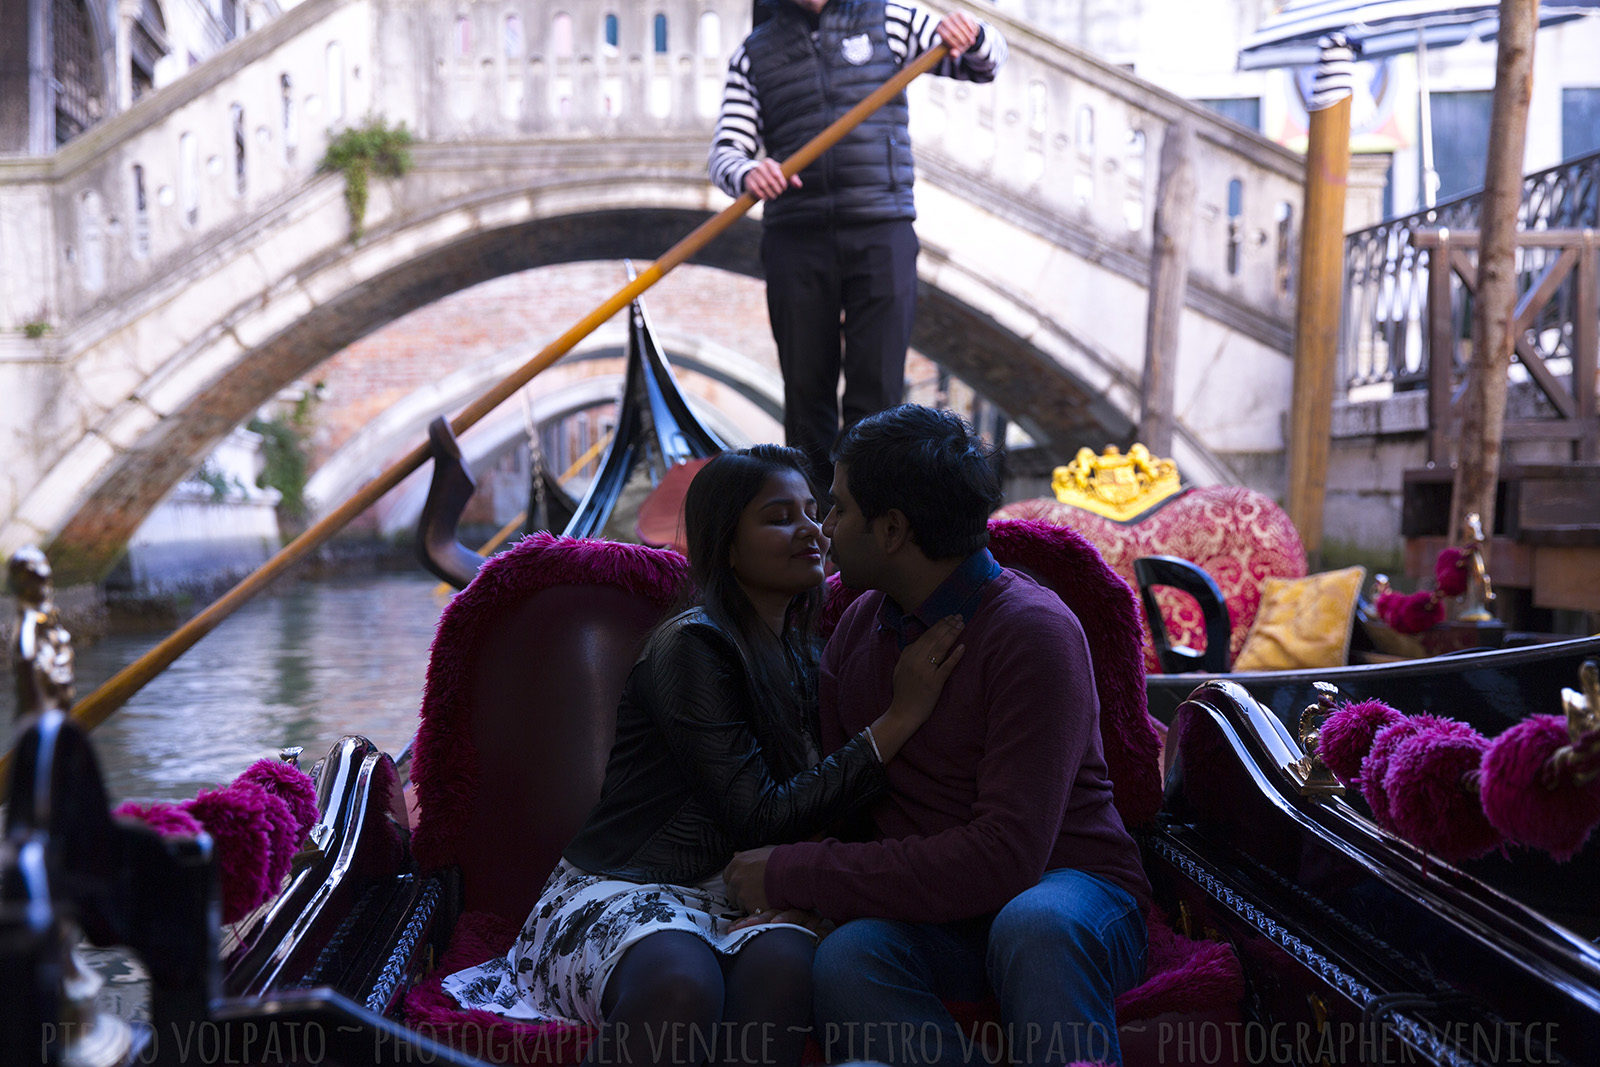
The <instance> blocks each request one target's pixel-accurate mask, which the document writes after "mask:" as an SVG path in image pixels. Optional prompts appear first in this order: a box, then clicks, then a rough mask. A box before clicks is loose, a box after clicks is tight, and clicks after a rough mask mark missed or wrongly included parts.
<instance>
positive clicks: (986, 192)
mask: <svg viewBox="0 0 1600 1067" xmlns="http://www.w3.org/2000/svg"><path fill="white" fill-rule="evenodd" d="M984 15H985V17H986V18H989V19H991V20H993V21H995V22H997V23H998V24H999V25H1000V27H1001V28H1002V30H1003V32H1005V33H1006V35H1007V38H1008V40H1009V41H1010V43H1011V60H1010V64H1009V66H1008V68H1007V70H1006V71H1005V72H1004V74H1003V76H1002V77H1001V78H1000V79H999V81H998V82H997V83H996V84H995V85H994V86H986V87H978V88H974V87H972V86H968V85H965V84H958V83H952V82H948V81H944V80H942V79H933V78H924V79H922V80H921V82H920V83H919V84H917V85H916V86H914V87H913V93H914V94H915V95H916V96H917V97H919V99H918V101H917V103H916V104H914V105H913V114H914V116H915V122H916V130H915V139H916V144H917V150H918V154H919V160H920V162H921V163H922V165H923V170H924V175H925V178H926V179H927V180H929V181H933V182H936V183H942V184H945V185H948V186H951V187H952V189H953V191H955V192H957V194H958V195H963V196H966V197H969V198H971V199H973V200H974V201H976V202H978V203H980V204H982V205H983V206H985V207H986V208H987V209H989V210H992V211H996V212H998V213H1001V214H1005V215H1008V216H1010V217H1012V219H1013V220H1014V221H1019V222H1021V223H1023V224H1025V225H1027V226H1029V227H1031V228H1033V229H1035V230H1037V231H1039V232H1041V233H1042V234H1044V235H1045V236H1048V237H1050V238H1051V239H1052V240H1054V241H1056V242H1057V243H1059V244H1063V245H1066V246H1069V247H1073V248H1075V250H1077V251H1079V252H1080V253H1082V254H1084V255H1086V256H1089V257H1091V258H1094V259H1096V260H1097V261H1104V262H1107V263H1110V264H1112V265H1113V266H1120V267H1121V268H1122V269H1123V270H1125V271H1126V272H1127V273H1129V274H1130V275H1131V276H1136V277H1142V275H1143V272H1144V270H1145V269H1146V267H1145V262H1146V257H1147V256H1148V249H1149V242H1150V219H1151V213H1152V210H1153V204H1154V202H1155V195H1156V180H1157V166H1156V160H1157V157H1158V155H1159V152H1160V146H1161V140H1162V137H1163V135H1164V131H1165V129H1166V128H1167V126H1168V125H1169V124H1170V123H1172V122H1174V121H1177V120H1178V119H1179V118H1183V117H1187V118H1189V119H1190V120H1192V121H1193V122H1194V123H1195V124H1196V127H1197V132H1198V134H1199V137H1198V143H1199V146H1200V147H1199V150H1198V152H1197V157H1196V162H1195V165H1196V178H1197V188H1198V197H1197V205H1196V206H1197V210H1196V213H1195V233H1194V237H1193V239H1192V243H1191V263H1190V283H1191V287H1192V291H1191V303H1199V304H1201V305H1206V304H1210V305H1212V306H1211V307H1208V308H1203V309H1204V310H1208V311H1209V312H1210V313H1213V314H1216V313H1217V311H1218V309H1219V308H1220V309H1221V310H1222V313H1223V314H1224V317H1228V316H1229V315H1230V314H1231V315H1232V316H1233V317H1239V316H1243V317H1244V318H1246V319H1254V320H1257V321H1256V326H1257V329H1256V330H1254V331H1252V332H1255V333H1257V335H1258V336H1261V335H1262V334H1263V333H1264V334H1265V335H1267V336H1265V337H1263V339H1264V340H1265V339H1268V338H1269V337H1270V338H1272V339H1275V340H1279V341H1281V342H1282V343H1283V346H1284V347H1286V344H1287V325H1286V324H1287V321H1288V318H1289V306H1288V291H1289V263H1290V243H1291V241H1292V235H1293V234H1294V232H1295V231H1296V227H1297V222H1298V219H1297V213H1298V204H1299V171H1300V164H1299V161H1298V157H1295V156H1293V155H1292V154H1290V153H1288V152H1286V151H1284V150H1282V149H1280V148H1278V147H1276V146H1274V145H1271V144H1269V143H1267V142H1265V141H1263V140H1262V139H1260V138H1258V137H1256V136H1254V135H1252V134H1249V133H1248V132H1246V131H1244V130H1242V129H1241V128H1239V127H1236V126H1232V125H1231V124H1228V123H1226V122H1224V121H1222V120H1220V119H1218V118H1216V117H1215V116H1213V115H1211V114H1210V113H1209V112H1206V111H1203V110H1201V109H1199V108H1196V107H1194V106H1193V105H1190V104H1188V103H1186V102H1185V101H1183V100H1181V99H1179V98H1177V97H1174V96H1171V95H1170V94H1167V93H1164V92H1161V91H1160V90H1157V89H1155V88H1153V87H1151V86H1149V85H1148V84H1146V83H1144V82H1141V81H1139V80H1138V79H1136V78H1134V77H1133V76H1132V75H1130V74H1128V73H1126V72H1124V71H1121V70H1119V69H1117V68H1115V67H1113V66H1111V65H1109V64H1106V63H1104V62H1102V61H1100V60H1098V59H1096V58H1094V57H1092V56H1090V55H1088V54H1086V53H1084V52H1081V51H1078V50H1075V49H1072V48H1069V47H1067V46H1064V45H1062V44H1059V43H1057V42H1055V41H1053V40H1051V39H1049V38H1047V37H1045V36H1043V35H1042V34H1040V33H1038V32H1036V31H1035V30H1033V29H1032V28H1030V27H1029V26H1027V25H1026V24H1023V23H1019V22H1015V21H1012V20H1009V19H1007V18H1005V17H1003V16H1001V15H999V14H997V13H995V12H992V11H990V12H984ZM749 16H750V5H749V3H748V0H656V2H653V3H648V4H637V3H622V2H620V0H553V2H552V0H476V2H467V3H459V2H456V3H443V2H440V0H305V2H304V3H302V4H300V5H299V6H297V7H296V8H294V9H292V10H290V11H289V12H288V13H287V14H286V15H284V16H283V17H281V18H279V19H277V20H275V21H274V22H271V23H269V24H267V25H266V26H265V27H263V28H262V29H260V30H258V31H257V32H255V33H253V34H251V35H249V36H248V37H245V38H243V39H241V40H240V41H238V42H235V43H234V44H233V45H232V46H231V47H230V48H228V49H226V50H225V51H223V52H222V53H220V54H219V55H217V56H216V57H214V58H212V59H211V60H210V61H208V62H207V63H205V64H202V65H201V66H200V67H198V68H196V69H195V70H194V71H193V72H191V73H190V74H189V75H187V76H186V77H185V78H183V79H182V80H180V81H179V82H177V83H175V84H174V85H171V86H169V87H167V88H165V89H163V90H162V91H161V92H159V93H156V94H152V95H151V96H150V97H149V98H147V99H146V100H143V101H141V102H140V103H139V104H138V105H137V106H135V107H134V108H133V109H131V110H130V111H128V112H125V113H123V114H120V115H118V116H116V117H114V118H113V119H111V120H109V121H107V122H105V123H102V124H101V125H99V126H97V127H95V128H94V129H92V130H91V131H89V132H88V133H86V134H85V135H84V136H82V137H80V138H78V139H77V140H75V141H73V142H71V143H70V144H68V145H67V146H65V147H64V148H63V149H62V150H61V151H59V152H57V153H56V154H55V155H53V156H49V157H44V158H38V159H21V160H17V159H11V160H0V255H3V256H4V259H5V261H6V262H7V263H8V270H7V271H6V280H5V282H4V283H3V288H0V330H5V329H7V328H9V329H13V330H16V329H21V328H22V327H23V326H24V325H25V324H27V323H29V322H35V321H38V322H45V323H50V324H51V325H53V326H54V327H56V329H57V331H58V337H60V334H62V333H66V334H70V333H71V331H72V329H73V328H74V327H75V326H78V325H87V323H86V322H85V321H84V320H85V319H87V318H91V317H92V314H93V312H94V311H95V309H96V308H97V307H98V306H101V305H105V304H108V303H110V302H112V301H115V300H118V299H121V298H122V297H123V296H124V295H126V294H129V293H134V292H136V291H137V290H139V289H140V287H141V286H142V284H144V283H146V282H148V281H150V280H152V279H155V278H159V277H160V276H161V275H162V274H164V273H165V272H169V271H171V270H172V269H174V267H175V265H177V264H179V263H181V262H184V261H186V260H188V259H190V258H192V257H193V256H194V255H195V254H196V252H197V251H198V250H200V249H203V248H205V247H207V246H209V245H211V244H212V243H214V242H222V241H228V240H231V239H238V235H239V234H240V233H241V232H242V231H244V230H247V229H250V228H252V227H255V226H265V225H270V223H271V220H272V216H273V214H274V213H275V212H282V211H291V210H293V206H292V201H293V199H294V196H295V194H296V193H297V192H298V191H299V190H301V189H302V188H303V187H304V185H305V183H306V182H307V181H308V180H310V179H312V178H313V177H314V175H315V171H316V167H317V163H318V161H319V159H320V158H321V155H322V152H323V149H324V148H325V146H326V143H327V140H328V138H329V136H330V134H331V133H332V132H335V131H337V130H338V129H340V128H342V127H345V126H348V125H351V124H353V123H355V122H358V121H359V120H360V119H361V118H362V117H364V116H366V115H369V114H372V115H379V116H382V117H384V118H385V119H387V120H388V121H390V122H401V121H403V122H405V123H406V124H407V125H408V126H409V127H410V128H411V129H412V130H413V132H414V133H415V134H416V135H417V137H418V139H419V140H421V141H423V142H428V143H434V144H448V143H450V142H474V143H478V144H482V143H486V142H488V143H492V142H500V141H524V142H525V141H530V140H534V141H544V142H560V141H563V140H568V139H570V140H573V141H590V142H592V141H595V140H605V139H609V138H621V139H628V140H635V139H640V138H645V139H655V140H660V141H663V142H677V143H679V144H680V145H683V146H685V147H688V148H689V149H690V152H691V154H693V153H698V152H699V151H701V150H703V146H704V144H705V143H706V140H707V137H708V134H709V131H710V128H711V125H712V123H713V121H714V119H715V115H716V110H717V106H718V102H719V100H720V96H721V88H722V82H723V73H724V70H725V65H726V61H727V56H728V54H729V53H730V52H731V51H732V50H733V49H734V48H735V47H736V46H737V44H738V42H739V41H740V40H741V39H742V36H743V34H744V33H745V32H746V30H747V28H748V25H749ZM680 154H681V152H680ZM268 269H271V268H268ZM1229 308H1231V309H1232V310H1231V312H1230V311H1229ZM63 327H64V328H65V329H64V330H63ZM60 340H61V342H62V347H63V348H64V349H66V350H68V351H70V350H71V349H72V347H73V345H72V344H71V343H69V342H68V338H67V337H60Z"/></svg>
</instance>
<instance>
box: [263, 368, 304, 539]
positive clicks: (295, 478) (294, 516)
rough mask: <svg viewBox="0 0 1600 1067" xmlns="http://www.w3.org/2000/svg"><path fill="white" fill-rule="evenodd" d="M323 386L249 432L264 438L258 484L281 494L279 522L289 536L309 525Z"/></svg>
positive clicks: (301, 397) (302, 395) (302, 396)
mask: <svg viewBox="0 0 1600 1067" xmlns="http://www.w3.org/2000/svg"><path fill="white" fill-rule="evenodd" d="M319 395H320V386H318V387H313V388H311V389H307V390H306V391H305V392H304V393H303V394H301V396H300V399H298V400H296V401H295V402H294V404H293V405H292V406H291V407H289V408H288V409H287V410H285V411H280V412H278V413H277V414H276V415H273V416H272V417H271V418H269V419H261V418H255V419H251V420H250V424H249V429H250V431H251V432H252V433H258V434H260V435H261V458H262V461H263V462H262V471H261V474H260V475H259V476H258V477H257V478H256V484H257V485H258V486H261V487H262V488H263V489H276V490H277V491H278V493H279V500H278V508H277V510H278V522H279V525H280V526H283V527H285V532H286V533H288V532H290V531H294V532H298V530H299V529H300V528H302V527H303V526H304V524H305V518H306V515H307V513H308V508H307V506H306V481H307V479H308V478H309V477H310V474H311V449H310V441H311V430H312V416H313V414H314V412H315V410H316V406H317V400H318V399H319Z"/></svg>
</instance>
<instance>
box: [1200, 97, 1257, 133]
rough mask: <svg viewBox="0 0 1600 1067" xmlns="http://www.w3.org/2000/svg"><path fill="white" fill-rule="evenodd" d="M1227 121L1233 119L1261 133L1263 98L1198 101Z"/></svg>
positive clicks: (1223, 98) (1226, 98)
mask: <svg viewBox="0 0 1600 1067" xmlns="http://www.w3.org/2000/svg"><path fill="white" fill-rule="evenodd" d="M1195 103H1197V104H1199V105H1200V106H1201V107H1208V108H1210V109H1211V110H1212V111H1215V112H1216V113H1217V114H1219V115H1221V116H1222V117H1223V118H1225V119H1231V120H1232V121H1234V122H1237V123H1238V124H1239V125H1241V126H1243V127H1245V128H1246V129H1249V130H1255V131H1256V132H1257V133H1259V132H1261V98H1260V97H1259V96H1230V97H1221V98H1218V99H1214V100H1196V101H1195Z"/></svg>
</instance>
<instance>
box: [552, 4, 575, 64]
mask: <svg viewBox="0 0 1600 1067" xmlns="http://www.w3.org/2000/svg"><path fill="white" fill-rule="evenodd" d="M550 54H551V55H554V56H556V57H557V58H565V57H567V56H570V55H572V16H571V15H569V14H567V13H566V12H565V11H557V12H556V16H555V18H553V19H551V20H550Z"/></svg>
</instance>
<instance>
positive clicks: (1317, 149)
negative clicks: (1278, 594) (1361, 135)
mask: <svg viewBox="0 0 1600 1067" xmlns="http://www.w3.org/2000/svg"><path fill="white" fill-rule="evenodd" d="M1321 43H1322V61H1321V64H1320V65H1319V67H1318V69H1317V78H1316V82H1315V84H1314V85H1313V90H1312V99H1311V105H1310V106H1311V131H1310V140H1309V143H1308V144H1307V146H1306V191H1305V207H1304V209H1303V221H1302V222H1301V229H1300V276H1299V280H1298V285H1297V287H1296V293H1295V315H1294V393H1293V398H1292V401H1291V404H1290V408H1289V502H1288V503H1289V508H1288V510H1289V518H1290V519H1292V520H1293V521H1294V524H1295V528H1296V529H1298V530H1299V531H1300V539H1301V540H1302V541H1303V542H1304V543H1305V547H1306V554H1307V555H1308V556H1310V557H1312V558H1313V559H1315V558H1316V557H1317V555H1318V553H1320V552H1321V550H1322V510H1323V503H1324V500H1325V498H1326V496H1327V481H1328V439H1329V436H1330V434H1331V433H1332V426H1333V374H1334V362H1335V358H1336V356H1337V354H1338V347H1339V309H1340V302H1341V300H1342V299H1343V296H1344V199H1345V188H1346V185H1347V183H1348V181H1349V178H1350V95H1351V85H1352V79H1353V75H1352V72H1351V64H1352V62H1353V58H1354V57H1353V54H1352V52H1351V50H1350V47H1349V45H1347V44H1346V43H1345V40H1344V37H1343V35H1342V34H1334V35H1330V36H1328V37H1324V38H1323V39H1322V42H1321Z"/></svg>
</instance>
